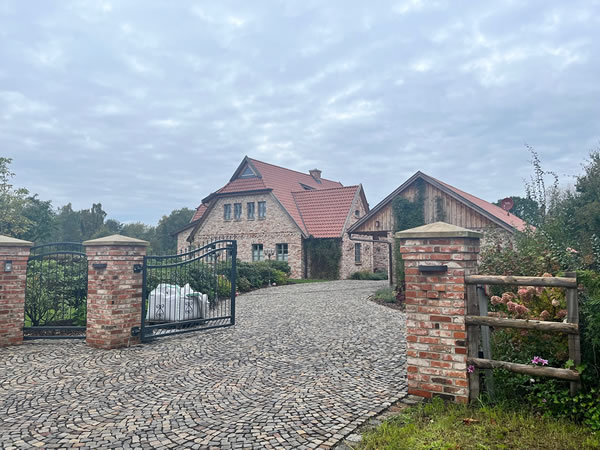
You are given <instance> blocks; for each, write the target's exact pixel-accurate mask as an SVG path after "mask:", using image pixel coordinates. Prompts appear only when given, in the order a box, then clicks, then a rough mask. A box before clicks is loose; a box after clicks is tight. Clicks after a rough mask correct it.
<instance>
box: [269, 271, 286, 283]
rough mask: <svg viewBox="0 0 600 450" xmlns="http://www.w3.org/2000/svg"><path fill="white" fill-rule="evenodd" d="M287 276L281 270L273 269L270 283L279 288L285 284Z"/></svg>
mask: <svg viewBox="0 0 600 450" xmlns="http://www.w3.org/2000/svg"><path fill="white" fill-rule="evenodd" d="M287 281H288V276H287V274H286V273H285V272H282V271H281V270H277V269H274V270H273V275H272V279H271V282H272V283H275V284H277V285H278V286H281V285H282V284H287Z"/></svg>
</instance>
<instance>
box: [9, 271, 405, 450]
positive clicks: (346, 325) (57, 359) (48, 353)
mask: <svg viewBox="0 0 600 450" xmlns="http://www.w3.org/2000/svg"><path fill="white" fill-rule="evenodd" d="M381 286H385V282H372V281H335V282H330V283H315V284H304V285H295V286H282V287H275V288H270V289H264V290H261V291H256V292H254V293H250V294H248V295H244V296H241V297H238V302H237V305H238V320H237V324H236V326H235V327H234V328H226V329H220V330H213V331H206V332H199V333H191V334H187V335H181V336H179V337H176V336H173V337H167V338H162V339H159V340H157V341H155V342H154V343H151V344H145V345H143V346H135V347H131V348H128V349H123V350H112V351H106V350H96V349H91V348H89V347H86V346H85V344H84V343H83V342H79V341H75V342H74V341H64V340H63V341H36V342H31V341H30V342H26V343H25V344H24V345H22V346H20V347H12V348H6V349H0V446H2V447H3V448H5V447H11V446H13V447H17V448H18V447H28V448H30V447H33V446H35V447H43V448H63V447H84V448H156V447H171V448H176V447H194V448H207V447H222V448H231V447H233V448H248V447H253V448H271V447H275V448H315V447H318V446H323V447H329V446H332V445H333V444H335V443H336V442H337V441H339V440H340V439H341V438H342V437H343V436H344V435H346V434H348V433H349V432H351V431H352V430H353V429H355V428H356V427H357V426H358V425H360V424H361V423H362V422H363V421H364V420H366V419H367V418H368V417H370V416H372V415H375V414H376V413H378V412H380V411H381V410H382V409H384V408H385V407H386V406H388V405H389V404H390V403H392V402H394V401H395V400H397V399H399V398H401V397H403V396H404V393H405V379H404V376H405V372H404V371H405V344H404V318H403V314H402V313H400V312H398V311H396V310H392V309H388V308H384V307H382V306H379V305H376V304H374V303H373V302H369V301H366V300H365V299H366V297H367V296H368V295H369V294H370V293H372V292H373V291H374V290H375V289H376V288H378V287H381Z"/></svg>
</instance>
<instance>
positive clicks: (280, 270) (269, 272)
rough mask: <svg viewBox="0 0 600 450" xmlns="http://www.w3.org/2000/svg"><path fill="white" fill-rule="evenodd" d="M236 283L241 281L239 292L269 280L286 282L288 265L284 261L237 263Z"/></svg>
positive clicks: (267, 282)
mask: <svg viewBox="0 0 600 450" xmlns="http://www.w3.org/2000/svg"><path fill="white" fill-rule="evenodd" d="M237 271H238V276H237V280H238V283H239V282H240V280H242V279H244V280H245V281H242V282H241V283H242V284H243V285H242V286H240V287H238V289H239V291H240V292H248V291H249V290H251V289H259V288H261V287H264V286H267V285H268V284H269V281H270V282H271V283H276V284H277V285H282V284H287V280H288V274H289V273H290V266H289V264H288V263H287V262H285V261H259V262H252V263H249V262H242V261H238V263H237Z"/></svg>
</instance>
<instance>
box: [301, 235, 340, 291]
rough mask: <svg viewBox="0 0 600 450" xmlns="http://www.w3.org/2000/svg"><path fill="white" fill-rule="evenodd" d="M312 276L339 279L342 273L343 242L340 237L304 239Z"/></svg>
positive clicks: (309, 270)
mask: <svg viewBox="0 0 600 450" xmlns="http://www.w3.org/2000/svg"><path fill="white" fill-rule="evenodd" d="M304 246H305V247H304V249H305V250H306V255H307V258H308V272H309V275H310V277H311V278H319V279H323V280H337V279H338V277H339V274H340V258H341V257H342V244H341V241H340V239H315V238H312V237H311V238H309V239H307V240H306V241H304Z"/></svg>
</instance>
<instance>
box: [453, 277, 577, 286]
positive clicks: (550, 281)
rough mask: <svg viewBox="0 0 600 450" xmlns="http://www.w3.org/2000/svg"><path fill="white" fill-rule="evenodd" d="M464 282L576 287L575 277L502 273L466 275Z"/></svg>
mask: <svg viewBox="0 0 600 450" xmlns="http://www.w3.org/2000/svg"><path fill="white" fill-rule="evenodd" d="M465 283H466V284H490V285H496V286H497V285H501V286H540V287H562V288H577V279H576V278H575V277H552V278H551V277H513V276H504V275H467V276H466V277H465Z"/></svg>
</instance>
